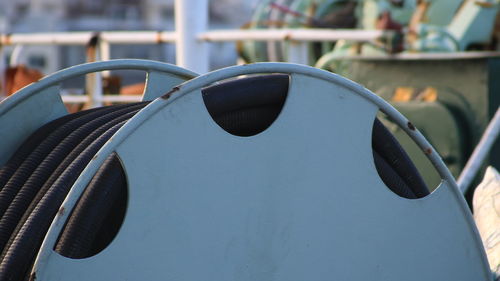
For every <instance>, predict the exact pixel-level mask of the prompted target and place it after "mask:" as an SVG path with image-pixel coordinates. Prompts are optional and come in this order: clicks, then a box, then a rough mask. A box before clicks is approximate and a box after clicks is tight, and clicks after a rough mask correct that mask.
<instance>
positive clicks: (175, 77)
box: [0, 59, 196, 165]
mask: <svg viewBox="0 0 500 281" xmlns="http://www.w3.org/2000/svg"><path fill="white" fill-rule="evenodd" d="M119 69H134V70H142V71H145V72H146V73H147V76H146V88H145V90H144V94H143V100H153V99H155V98H157V97H158V96H160V95H162V94H164V93H165V91H166V90H168V89H170V88H172V87H174V86H176V85H178V84H180V83H182V82H184V81H186V80H189V79H191V78H193V77H195V76H196V74H195V73H193V72H191V71H189V70H186V69H183V68H180V67H178V66H175V65H171V64H167V63H161V62H156V61H150V60H138V59H120V60H110V61H101V62H93V63H86V64H82V65H78V66H74V67H70V68H67V69H64V70H61V71H58V72H56V73H54V74H51V75H49V76H47V77H45V78H43V79H42V80H40V81H39V82H36V83H33V84H31V85H29V86H27V87H25V88H23V89H21V90H20V91H19V92H17V93H16V94H15V95H12V96H10V97H8V98H7V99H5V100H4V101H2V102H1V103H0V128H1V130H0V139H1V140H2V141H1V144H0V165H2V164H4V163H5V162H6V161H7V160H8V159H9V157H10V156H11V155H12V153H14V151H15V150H16V147H17V146H18V145H19V143H20V142H21V141H22V140H24V139H25V138H26V137H27V136H29V135H30V134H31V133H33V132H34V131H35V130H36V129H38V128H39V127H41V126H42V125H44V124H46V123H48V122H50V121H52V120H54V119H56V118H58V117H61V116H64V115H66V114H67V110H66V108H65V107H64V104H63V102H62V99H61V96H60V84H61V82H63V81H65V80H68V79H71V78H74V77H77V76H80V75H84V74H88V73H93V72H99V71H105V70H119Z"/></svg>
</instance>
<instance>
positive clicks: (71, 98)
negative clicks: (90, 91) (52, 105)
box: [62, 95, 142, 103]
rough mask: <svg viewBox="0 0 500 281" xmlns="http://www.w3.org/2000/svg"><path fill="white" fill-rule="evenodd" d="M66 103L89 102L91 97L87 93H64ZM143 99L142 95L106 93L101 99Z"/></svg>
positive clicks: (135, 100) (122, 100) (123, 100)
mask: <svg viewBox="0 0 500 281" xmlns="http://www.w3.org/2000/svg"><path fill="white" fill-rule="evenodd" d="M62 100H63V102H64V103H87V102H90V97H89V96H87V95H63V96H62ZM141 100H142V95H127V96H122V95H104V96H102V98H101V99H100V101H101V102H126V103H128V102H138V101H141Z"/></svg>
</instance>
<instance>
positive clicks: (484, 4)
mask: <svg viewBox="0 0 500 281" xmlns="http://www.w3.org/2000/svg"><path fill="white" fill-rule="evenodd" d="M474 4H476V5H478V6H479V7H482V8H491V7H493V5H494V4H493V3H491V2H487V1H474Z"/></svg>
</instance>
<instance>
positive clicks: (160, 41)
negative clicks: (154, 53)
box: [156, 31, 163, 44]
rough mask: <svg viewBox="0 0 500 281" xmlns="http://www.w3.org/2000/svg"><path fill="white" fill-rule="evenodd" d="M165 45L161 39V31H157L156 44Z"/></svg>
mask: <svg viewBox="0 0 500 281" xmlns="http://www.w3.org/2000/svg"><path fill="white" fill-rule="evenodd" d="M161 43H163V41H162V39H161V31H157V32H156V44H161Z"/></svg>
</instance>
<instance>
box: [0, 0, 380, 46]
mask: <svg viewBox="0 0 500 281" xmlns="http://www.w3.org/2000/svg"><path fill="white" fill-rule="evenodd" d="M177 1H180V2H193V1H194V2H198V1H200V0H189V1H187V0H177ZM200 9H201V8H198V7H197V8H196V9H192V10H193V11H190V13H189V15H187V19H186V16H184V17H182V16H180V19H179V21H180V20H184V21H190V20H189V19H191V18H195V19H197V20H195V22H193V23H191V22H190V23H189V24H190V25H194V24H195V23H196V24H197V26H194V27H189V26H188V27H189V28H190V29H189V30H187V28H185V29H182V30H185V31H183V32H179V33H183V34H181V35H183V36H188V37H187V38H186V37H184V40H187V39H190V40H191V41H192V42H195V43H197V44H199V45H202V46H203V45H204V44H203V43H201V42H199V41H200V40H201V41H239V40H258V41H282V40H295V41H337V40H340V39H345V40H350V41H371V40H374V39H377V38H380V37H382V36H385V35H386V34H387V31H382V30H341V29H336V30H325V29H262V30H240V29H235V30H212V31H206V25H207V24H206V23H205V24H202V23H201V22H202V21H206V18H207V16H206V15H205V16H204V17H203V16H201V15H202V12H201V11H200ZM188 10H189V9H188ZM203 18H204V19H203ZM195 29H198V32H197V33H195V32H196V30H195ZM186 32H187V33H188V34H186ZM94 34H95V33H94V32H53V33H14V34H0V44H1V45H15V44H23V45H52V44H56V45H85V44H87V42H88V41H89V40H90V38H91V37H92V36H93V35H94ZM195 34H198V36H196V35H195ZM176 36H177V35H176V33H175V32H171V31H105V32H101V33H100V38H101V39H102V40H104V41H106V42H108V43H109V44H159V43H173V42H175V41H176V38H177V37H176ZM179 37H182V36H179Z"/></svg>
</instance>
